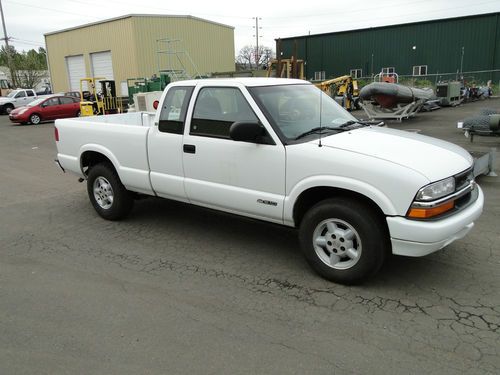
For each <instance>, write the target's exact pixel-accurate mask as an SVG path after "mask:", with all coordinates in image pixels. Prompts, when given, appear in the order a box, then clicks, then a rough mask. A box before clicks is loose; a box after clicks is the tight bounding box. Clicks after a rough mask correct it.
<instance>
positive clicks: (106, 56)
mask: <svg viewBox="0 0 500 375" xmlns="http://www.w3.org/2000/svg"><path fill="white" fill-rule="evenodd" d="M90 62H91V64H92V75H93V76H94V77H103V78H106V79H115V77H114V76H113V62H112V60H111V51H106V52H96V53H91V54H90Z"/></svg>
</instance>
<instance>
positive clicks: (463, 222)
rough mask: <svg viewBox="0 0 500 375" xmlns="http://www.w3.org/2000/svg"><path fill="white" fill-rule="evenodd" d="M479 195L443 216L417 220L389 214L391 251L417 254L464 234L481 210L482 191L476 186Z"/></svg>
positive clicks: (443, 245)
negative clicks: (468, 204) (464, 205)
mask: <svg viewBox="0 0 500 375" xmlns="http://www.w3.org/2000/svg"><path fill="white" fill-rule="evenodd" d="M477 189H478V197H477V199H476V200H475V201H474V203H472V204H471V205H470V206H468V207H467V208H465V209H464V210H462V211H460V212H458V213H456V214H455V215H451V216H449V217H446V218H444V219H442V220H434V221H416V220H408V219H406V218H404V217H388V218H387V225H388V227H389V233H390V235H391V243H392V253H393V254H396V255H405V256H411V257H420V256H424V255H427V254H430V253H433V252H435V251H437V250H440V249H442V248H443V247H445V246H447V245H449V244H450V243H452V242H453V241H455V240H458V239H460V238H463V237H464V236H465V235H466V234H467V233H469V231H470V230H471V229H472V228H473V226H474V220H476V219H477V218H478V217H479V216H480V215H481V213H482V212H483V205H484V194H483V192H482V190H481V188H480V187H479V186H477Z"/></svg>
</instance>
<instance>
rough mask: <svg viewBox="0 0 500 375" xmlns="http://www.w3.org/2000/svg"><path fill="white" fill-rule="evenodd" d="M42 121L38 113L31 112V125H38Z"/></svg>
mask: <svg viewBox="0 0 500 375" xmlns="http://www.w3.org/2000/svg"><path fill="white" fill-rule="evenodd" d="M41 121H42V119H41V118H40V116H39V115H37V114H36V113H33V114H32V115H31V116H30V122H31V123H32V124H33V125H38V124H39V123H40V122H41Z"/></svg>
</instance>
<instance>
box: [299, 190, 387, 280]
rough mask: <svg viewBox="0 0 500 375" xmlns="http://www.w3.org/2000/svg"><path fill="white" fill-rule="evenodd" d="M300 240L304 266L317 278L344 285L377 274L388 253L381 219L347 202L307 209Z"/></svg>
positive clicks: (332, 201)
mask: <svg viewBox="0 0 500 375" xmlns="http://www.w3.org/2000/svg"><path fill="white" fill-rule="evenodd" d="M299 240H300V244H301V248H302V251H303V252H304V256H305V258H306V260H307V262H308V263H309V265H310V266H311V267H312V268H313V269H314V270H315V271H316V272H317V273H318V274H319V275H320V276H322V277H323V278H325V279H327V280H330V281H333V282H336V283H340V284H346V285H352V284H359V283H361V282H362V281H364V280H366V279H367V278H369V277H370V276H372V275H374V274H375V273H377V271H378V270H379V269H380V267H382V264H383V263H384V260H385V257H386V255H387V254H388V253H389V249H390V242H389V235H388V231H387V228H386V226H385V224H384V222H383V219H382V218H381V217H380V215H378V214H377V213H376V212H375V211H374V210H373V209H372V208H370V207H369V206H367V205H364V204H362V203H360V202H358V201H356V200H354V199H349V198H332V199H327V200H324V201H321V202H319V203H318V204H316V205H315V206H313V207H312V208H311V209H309V211H307V212H306V214H305V215H304V218H303V219H302V222H301V224H300V228H299Z"/></svg>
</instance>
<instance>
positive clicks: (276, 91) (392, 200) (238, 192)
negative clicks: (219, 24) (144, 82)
mask: <svg viewBox="0 0 500 375" xmlns="http://www.w3.org/2000/svg"><path fill="white" fill-rule="evenodd" d="M153 116H154V117H153ZM55 138H56V143H57V150H58V153H57V160H56V161H57V163H58V164H59V165H60V167H62V168H63V170H68V171H71V172H74V173H76V174H77V175H78V176H80V178H81V180H83V179H86V180H87V190H88V196H89V198H90V201H91V203H92V205H93V206H94V208H95V210H96V211H97V213H98V214H99V215H100V216H102V217H103V218H105V219H108V220H118V219H122V218H124V217H125V216H126V215H127V214H128V213H129V212H130V210H131V208H132V205H133V203H134V198H135V197H136V196H138V195H141V194H147V195H152V196H158V197H164V198H168V199H174V200H178V201H183V202H188V203H192V204H196V205H200V206H205V207H210V208H213V209H217V210H221V211H226V212H229V213H233V214H238V215H243V216H247V217H251V218H256V219H261V220H265V221H269V222H273V223H278V224H282V225H286V226H290V227H295V228H297V229H298V232H299V240H300V244H301V247H302V250H303V252H304V254H305V257H306V259H307V261H308V262H309V264H310V265H311V266H312V268H313V269H314V270H316V272H318V273H319V274H320V275H321V276H323V277H325V278H326V279H329V280H332V281H335V282H339V283H345V284H353V283H358V282H360V281H362V280H364V279H366V278H367V277H369V276H371V275H373V274H374V273H375V272H376V271H377V270H378V269H379V268H380V267H381V265H382V263H383V261H384V259H385V258H386V256H387V255H389V254H391V253H392V254H398V255H406V256H423V255H427V254H429V253H432V252H434V251H436V250H439V249H441V248H443V247H445V246H446V245H448V244H450V243H451V242H453V241H454V240H457V239H459V238H462V237H464V236H465V235H466V234H467V233H468V232H469V231H470V230H471V228H472V227H473V225H474V224H473V222H474V220H476V219H477V218H478V217H479V216H480V214H481V212H482V209H483V202H484V197H483V193H482V191H481V189H480V187H479V186H478V185H476V183H475V182H474V178H473V175H472V167H473V159H472V157H471V156H470V155H469V154H468V153H467V152H466V151H465V150H463V149H462V148H460V147H458V146H455V145H453V144H451V143H447V142H444V141H440V140H437V139H434V138H429V137H426V136H422V135H418V134H415V133H410V132H404V131H398V130H393V129H388V128H385V127H378V126H372V125H368V124H363V123H361V122H359V121H358V120H356V119H355V118H354V117H353V116H352V115H351V114H349V113H348V112H347V111H345V110H344V109H343V108H342V107H340V106H339V105H338V104H337V103H336V102H335V101H334V100H332V99H331V98H330V97H329V96H328V95H326V94H324V93H322V92H321V91H320V90H319V89H317V88H316V87H314V86H313V85H312V84H310V83H308V82H305V81H301V80H286V79H272V78H262V79H260V78H245V79H217V80H211V79H206V80H194V81H182V82H176V83H172V84H170V85H169V86H168V87H167V89H165V91H164V92H163V95H162V97H161V100H160V106H159V107H158V110H157V112H156V115H151V114H146V113H131V114H119V115H110V116H102V117H90V118H76V119H66V120H57V121H56V123H55Z"/></svg>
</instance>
